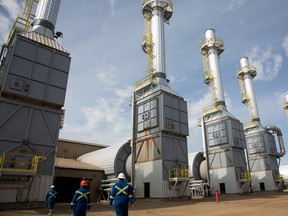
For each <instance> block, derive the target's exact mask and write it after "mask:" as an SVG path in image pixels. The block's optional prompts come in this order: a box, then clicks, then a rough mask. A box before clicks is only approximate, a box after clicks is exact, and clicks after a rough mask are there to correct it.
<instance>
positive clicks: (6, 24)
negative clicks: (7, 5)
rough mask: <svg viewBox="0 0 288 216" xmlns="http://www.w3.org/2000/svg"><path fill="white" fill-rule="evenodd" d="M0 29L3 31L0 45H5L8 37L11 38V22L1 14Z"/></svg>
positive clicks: (0, 33)
mask: <svg viewBox="0 0 288 216" xmlns="http://www.w3.org/2000/svg"><path fill="white" fill-rule="evenodd" d="M0 20H1V22H0V29H1V32H0V43H1V44H2V43H4V42H5V41H6V40H7V38H8V36H9V32H10V22H11V21H10V20H9V19H8V18H7V17H5V16H3V15H2V14H0Z"/></svg>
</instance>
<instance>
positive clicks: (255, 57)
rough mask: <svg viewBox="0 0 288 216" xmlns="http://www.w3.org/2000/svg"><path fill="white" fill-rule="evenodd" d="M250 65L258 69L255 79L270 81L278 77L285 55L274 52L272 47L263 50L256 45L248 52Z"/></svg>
mask: <svg viewBox="0 0 288 216" xmlns="http://www.w3.org/2000/svg"><path fill="white" fill-rule="evenodd" d="M247 56H248V58H249V62H250V65H253V66H254V67H256V69H257V76H256V78H255V79H257V80H263V81H268V80H272V79H274V78H276V77H277V75H278V73H279V71H280V69H281V67H282V62H283V57H282V56H281V55H279V54H277V53H273V50H272V48H271V47H268V48H267V49H266V50H261V49H260V48H258V47H257V46H255V47H254V48H253V49H252V50H251V51H250V52H248V53H247Z"/></svg>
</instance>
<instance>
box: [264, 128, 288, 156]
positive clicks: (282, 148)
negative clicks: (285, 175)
mask: <svg viewBox="0 0 288 216" xmlns="http://www.w3.org/2000/svg"><path fill="white" fill-rule="evenodd" d="M265 130H267V131H272V133H276V134H277V137H278V143H279V147H280V152H278V154H279V156H280V157H283V156H284V155H285V153H286V151H285V146H284V141H283V136H282V132H281V130H280V128H278V127H276V126H274V125H268V126H266V127H265Z"/></svg>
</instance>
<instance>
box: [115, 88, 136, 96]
mask: <svg viewBox="0 0 288 216" xmlns="http://www.w3.org/2000/svg"><path fill="white" fill-rule="evenodd" d="M132 92H133V86H125V87H124V88H123V89H119V88H118V89H115V91H114V93H115V95H117V96H118V97H121V98H130V97H131V96H132Z"/></svg>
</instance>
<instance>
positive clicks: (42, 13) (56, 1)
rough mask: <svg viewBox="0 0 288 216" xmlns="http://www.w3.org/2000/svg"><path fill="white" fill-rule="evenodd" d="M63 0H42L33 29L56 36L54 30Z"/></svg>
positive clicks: (46, 34)
mask: <svg viewBox="0 0 288 216" xmlns="http://www.w3.org/2000/svg"><path fill="white" fill-rule="evenodd" d="M60 3H61V0H40V1H39V3H38V7H37V10H36V16H35V20H34V21H33V23H32V26H33V27H32V31H33V32H37V33H39V34H42V35H45V36H47V37H49V38H54V30H55V25H56V20H57V16H58V11H59V7H60Z"/></svg>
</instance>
